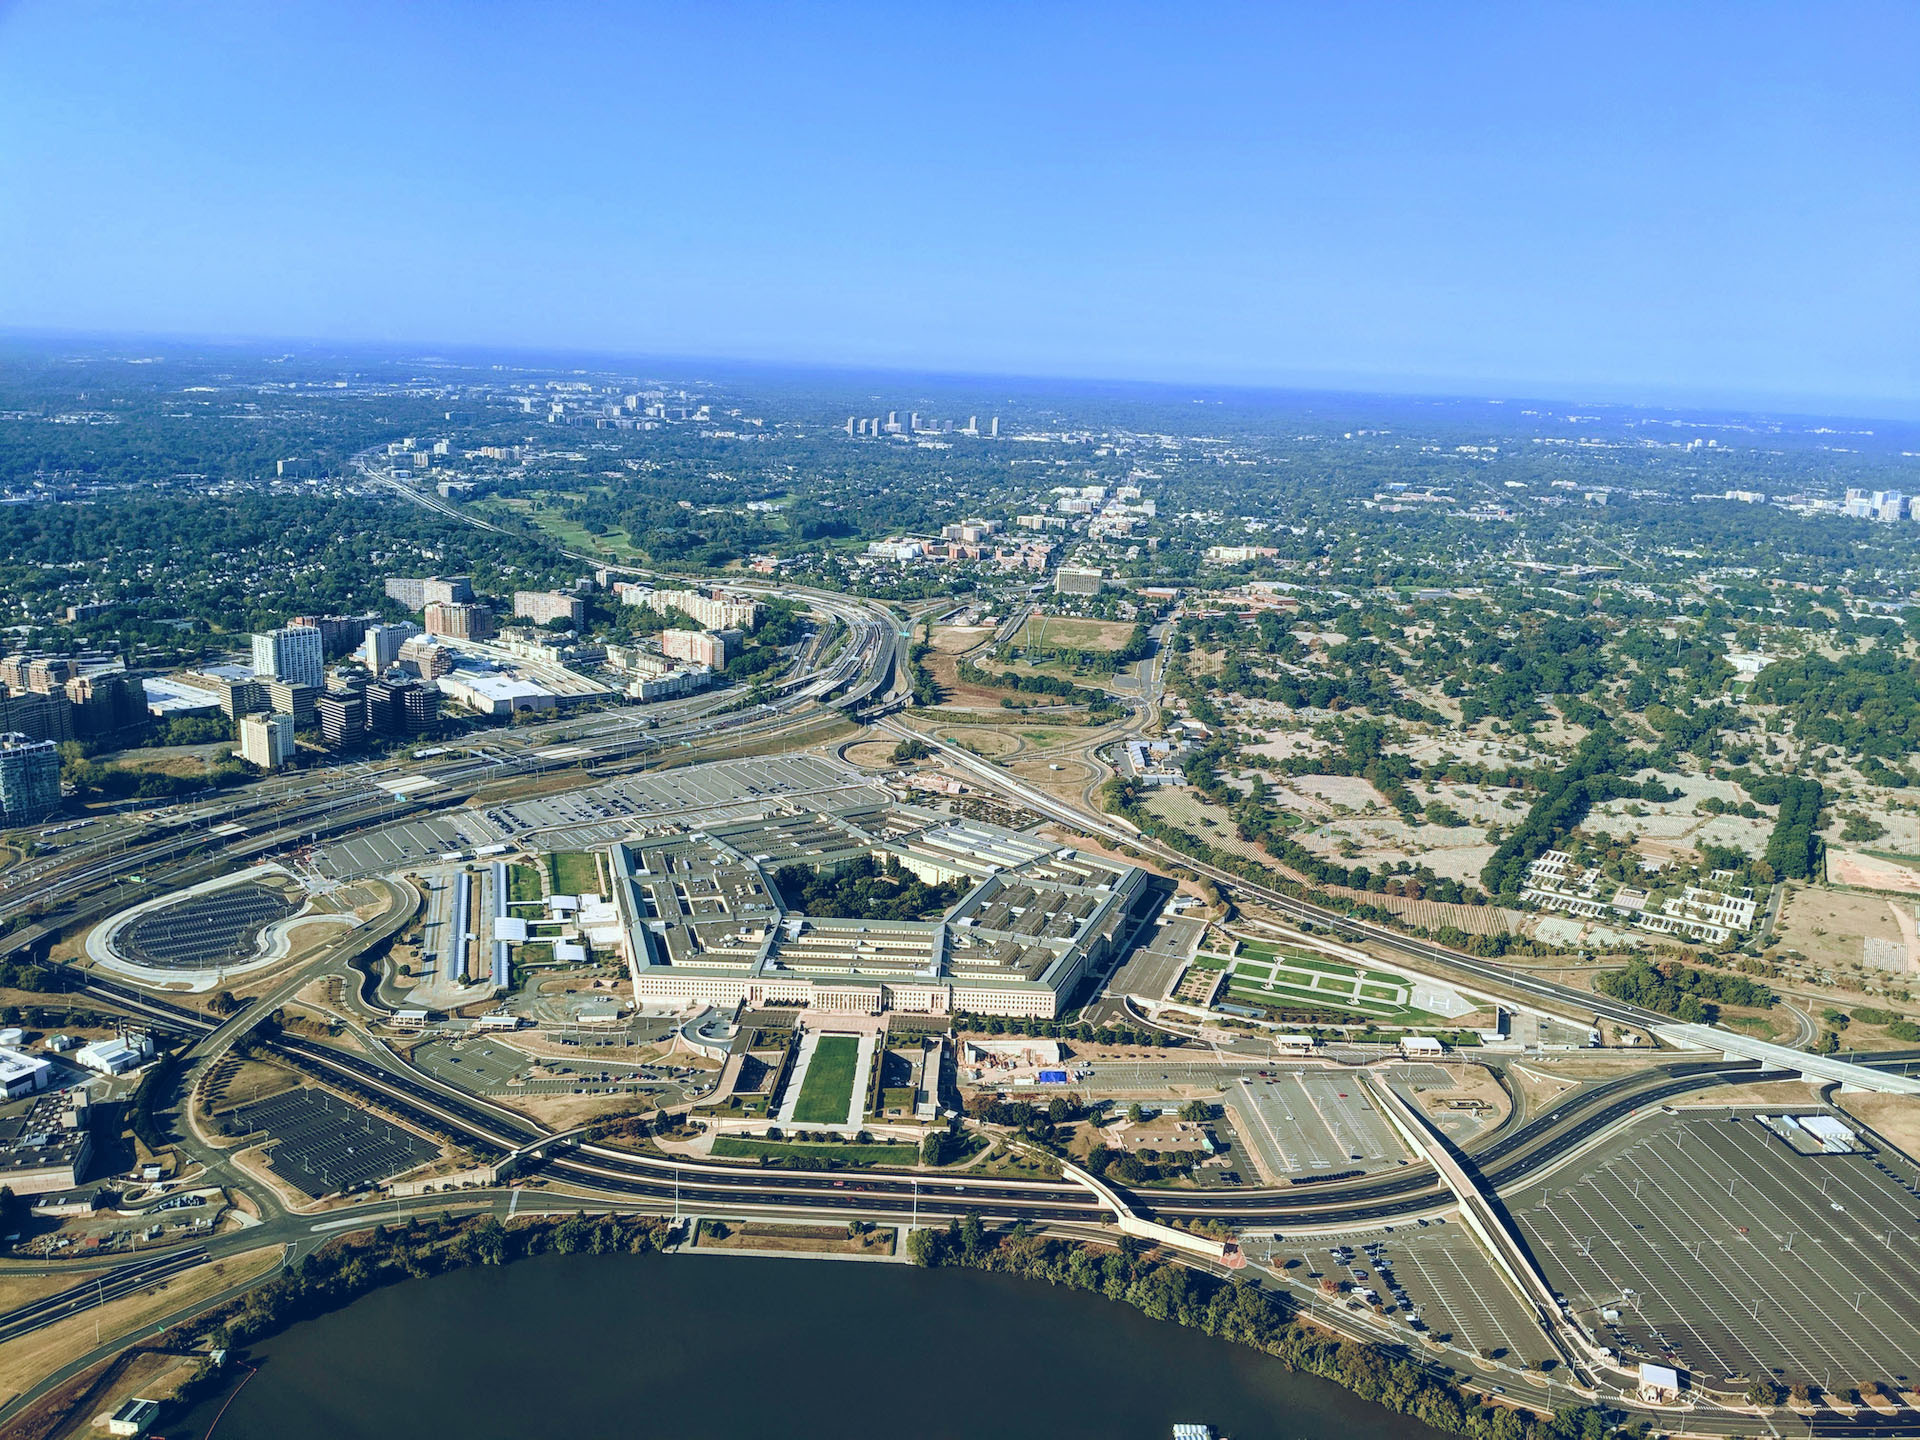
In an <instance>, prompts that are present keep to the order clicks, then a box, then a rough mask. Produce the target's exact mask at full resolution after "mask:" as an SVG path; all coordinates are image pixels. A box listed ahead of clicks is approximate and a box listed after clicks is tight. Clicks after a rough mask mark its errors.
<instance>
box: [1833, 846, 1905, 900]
mask: <svg viewBox="0 0 1920 1440" xmlns="http://www.w3.org/2000/svg"><path fill="white" fill-rule="evenodd" d="M1827 879H1829V880H1831V881H1832V882H1833V883H1834V884H1836V885H1848V886H1851V887H1853V888H1854V889H1856V890H1891V891H1894V892H1896V893H1897V894H1901V895H1920V870H1915V869H1914V868H1913V867H1912V866H1910V865H1903V864H1901V863H1900V862H1899V861H1897V860H1886V859H1882V858H1881V857H1880V856H1878V855H1863V854H1860V853H1858V852H1857V851H1849V850H1829V851H1828V852H1827Z"/></svg>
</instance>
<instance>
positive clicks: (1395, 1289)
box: [1247, 1220, 1554, 1369]
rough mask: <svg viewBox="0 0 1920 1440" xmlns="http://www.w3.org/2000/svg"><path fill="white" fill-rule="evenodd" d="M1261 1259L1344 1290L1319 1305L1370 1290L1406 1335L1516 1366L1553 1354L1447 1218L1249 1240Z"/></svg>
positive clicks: (1312, 1282)
mask: <svg viewBox="0 0 1920 1440" xmlns="http://www.w3.org/2000/svg"><path fill="white" fill-rule="evenodd" d="M1247 1243H1248V1244H1249V1245H1250V1246H1251V1253H1252V1255H1253V1256H1254V1258H1255V1259H1257V1260H1259V1261H1261V1263H1263V1264H1264V1263H1267V1258H1266V1257H1267V1256H1268V1255H1269V1254H1270V1255H1271V1256H1272V1261H1271V1263H1272V1264H1273V1265H1274V1266H1276V1267H1279V1268H1280V1269H1281V1270H1282V1271H1283V1273H1284V1274H1285V1275H1286V1276H1287V1278H1288V1279H1290V1280H1292V1281H1293V1282H1294V1283H1295V1284H1302V1283H1304V1284H1307V1285H1308V1286H1310V1287H1311V1288H1313V1289H1315V1290H1316V1291H1317V1290H1318V1289H1319V1286H1320V1283H1321V1282H1322V1281H1323V1280H1332V1281H1334V1282H1335V1283H1336V1284H1340V1285H1345V1286H1347V1287H1348V1289H1347V1290H1346V1291H1345V1292H1343V1296H1342V1298H1339V1299H1335V1298H1334V1297H1331V1296H1328V1297H1326V1298H1324V1299H1322V1300H1319V1301H1317V1302H1316V1303H1321V1304H1336V1305H1342V1304H1346V1303H1348V1297H1353V1298H1357V1299H1358V1301H1359V1303H1360V1304H1361V1305H1362V1306H1365V1305H1367V1304H1368V1303H1369V1302H1368V1301H1367V1300H1366V1298H1365V1297H1364V1296H1360V1294H1359V1292H1362V1291H1367V1290H1370V1291H1372V1292H1374V1293H1373V1302H1374V1303H1377V1304H1378V1305H1379V1307H1380V1313H1381V1314H1383V1315H1384V1316H1385V1318H1387V1319H1388V1320H1391V1321H1393V1322H1394V1323H1395V1324H1396V1325H1399V1326H1404V1327H1405V1329H1406V1331H1407V1333H1408V1338H1409V1339H1411V1338H1412V1336H1413V1335H1415V1334H1424V1335H1429V1336H1431V1337H1432V1338H1433V1339H1435V1340H1438V1341H1440V1342H1442V1343H1444V1344H1449V1345H1456V1346H1459V1347H1461V1348H1463V1349H1466V1350H1471V1351H1475V1352H1478V1353H1479V1354H1480V1355H1482V1356H1485V1357H1487V1358H1489V1359H1493V1360H1498V1361H1501V1362H1504V1363H1506V1364H1510V1365H1513V1366H1514V1367H1516V1369H1518V1368H1520V1367H1522V1366H1524V1365H1526V1364H1528V1363H1538V1362H1540V1361H1543V1360H1550V1359H1552V1358H1554V1350H1553V1344H1552V1342H1551V1341H1550V1340H1549V1339H1548V1338H1547V1336H1546V1334H1545V1332H1544V1331H1542V1330H1541V1328H1540V1326H1539V1324H1538V1323H1537V1322H1536V1321H1535V1320H1534V1318H1533V1316H1532V1315H1531V1314H1530V1313H1529V1312H1528V1309H1527V1307H1526V1305H1525V1303H1524V1302H1523V1301H1522V1300H1521V1299H1520V1297H1519V1296H1518V1295H1516V1294H1515V1293H1514V1292H1513V1290H1512V1288H1511V1287H1509V1286H1508V1285H1507V1284H1506V1282H1505V1281H1503V1280H1501V1279H1500V1278H1499V1276H1498V1275H1496V1274H1495V1272H1494V1271H1493V1269H1492V1266H1491V1265H1490V1263H1489V1262H1488V1259H1487V1256H1486V1252H1485V1251H1483V1250H1482V1249H1481V1248H1480V1245H1479V1242H1477V1241H1476V1240H1475V1239H1474V1238H1473V1236H1472V1235H1471V1234H1470V1233H1469V1232H1468V1231H1467V1229H1466V1227H1465V1226H1463V1225H1459V1224H1456V1223H1453V1222H1451V1221H1445V1220H1435V1221H1433V1222H1432V1223H1431V1224H1426V1225H1417V1226H1409V1225H1401V1226H1396V1227H1394V1228H1393V1229H1392V1230H1391V1231H1384V1230H1383V1231H1381V1232H1377V1233H1374V1234H1369V1235H1360V1236H1354V1237H1351V1238H1344V1239H1332V1238H1318V1239H1316V1238H1312V1237H1302V1238H1299V1239H1289V1240H1283V1241H1279V1242H1276V1243H1275V1244H1274V1245H1273V1246H1272V1247H1271V1249H1270V1250H1269V1249H1268V1248H1267V1247H1266V1244H1265V1242H1264V1241H1260V1240H1254V1241H1250V1242H1247Z"/></svg>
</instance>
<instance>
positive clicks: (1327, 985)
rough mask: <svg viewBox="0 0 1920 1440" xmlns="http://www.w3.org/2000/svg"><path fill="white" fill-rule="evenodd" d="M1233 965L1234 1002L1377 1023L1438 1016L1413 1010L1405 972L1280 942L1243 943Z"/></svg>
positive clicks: (1415, 1022)
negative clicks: (1318, 1010) (1303, 1008)
mask: <svg viewBox="0 0 1920 1440" xmlns="http://www.w3.org/2000/svg"><path fill="white" fill-rule="evenodd" d="M1231 969H1232V974H1231V977H1230V978H1229V980H1228V982H1227V995H1228V998H1229V999H1231V1000H1234V1001H1239V1002H1243V1003H1250V1004H1261V1003H1266V1004H1275V1005H1311V1006H1319V1007H1322V1008H1325V1009H1328V1010H1343V1011H1346V1012H1348V1013H1350V1014H1352V1015H1353V1017H1354V1018H1355V1019H1356V1020H1371V1021H1374V1022H1375V1023H1378V1024H1391V1025H1429V1024H1433V1023H1434V1022H1435V1021H1436V1020H1438V1019H1439V1017H1438V1016H1434V1015H1429V1014H1427V1013H1426V1012H1425V1011H1423V1010H1416V1009H1414V1008H1413V1005H1412V1003H1411V1002H1412V999H1413V987H1412V984H1411V983H1410V982H1409V981H1407V980H1405V979H1404V978H1402V977H1401V976H1398V975H1388V974H1385V973H1383V972H1381V971H1378V970H1361V969H1359V968H1357V967H1355V966H1352V965H1346V964H1342V963H1341V962H1340V961H1338V960H1328V959H1325V958H1323V957H1322V956H1318V955H1304V954H1301V953H1300V952H1298V951H1293V950H1284V949H1282V948H1281V947H1279V946H1277V945H1264V944H1261V943H1259V942H1258V941H1242V942H1241V944H1240V949H1239V952H1238V954H1237V955H1236V956H1235V958H1234V960H1233V963H1232V967H1231Z"/></svg>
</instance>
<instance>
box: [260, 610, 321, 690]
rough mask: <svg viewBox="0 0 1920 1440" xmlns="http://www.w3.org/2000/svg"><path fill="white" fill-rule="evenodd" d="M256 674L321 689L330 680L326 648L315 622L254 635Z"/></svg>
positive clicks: (266, 678)
mask: <svg viewBox="0 0 1920 1440" xmlns="http://www.w3.org/2000/svg"><path fill="white" fill-rule="evenodd" d="M253 673H254V674H255V675H257V676H258V677H259V678H260V679H262V680H285V681H288V682H290V683H291V684H295V685H311V686H313V688H314V689H316V690H318V689H320V688H321V687H322V686H324V685H325V684H326V681H327V656H326V647H325V645H324V644H323V643H322V641H321V638H320V631H319V628H318V627H317V626H313V625H283V626H281V627H280V628H279V629H278V630H269V631H268V632H267V633H266V634H264V635H256V636H254V637H253Z"/></svg>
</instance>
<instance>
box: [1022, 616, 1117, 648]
mask: <svg viewBox="0 0 1920 1440" xmlns="http://www.w3.org/2000/svg"><path fill="white" fill-rule="evenodd" d="M1132 634H1133V626H1132V625H1130V624H1128V623H1127V622H1126V621H1124V620H1082V619H1079V618H1077V617H1075V616H1071V615H1029V616H1028V617H1027V623H1026V624H1024V625H1022V626H1021V627H1020V633H1019V634H1018V635H1016V636H1015V637H1014V643H1015V644H1017V645H1031V646H1034V647H1035V648H1037V649H1041V648H1047V647H1054V646H1057V647H1059V648H1061V649H1066V650H1118V649H1119V648H1120V647H1121V646H1122V645H1124V644H1126V643H1127V637H1128V636H1130V635H1132Z"/></svg>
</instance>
